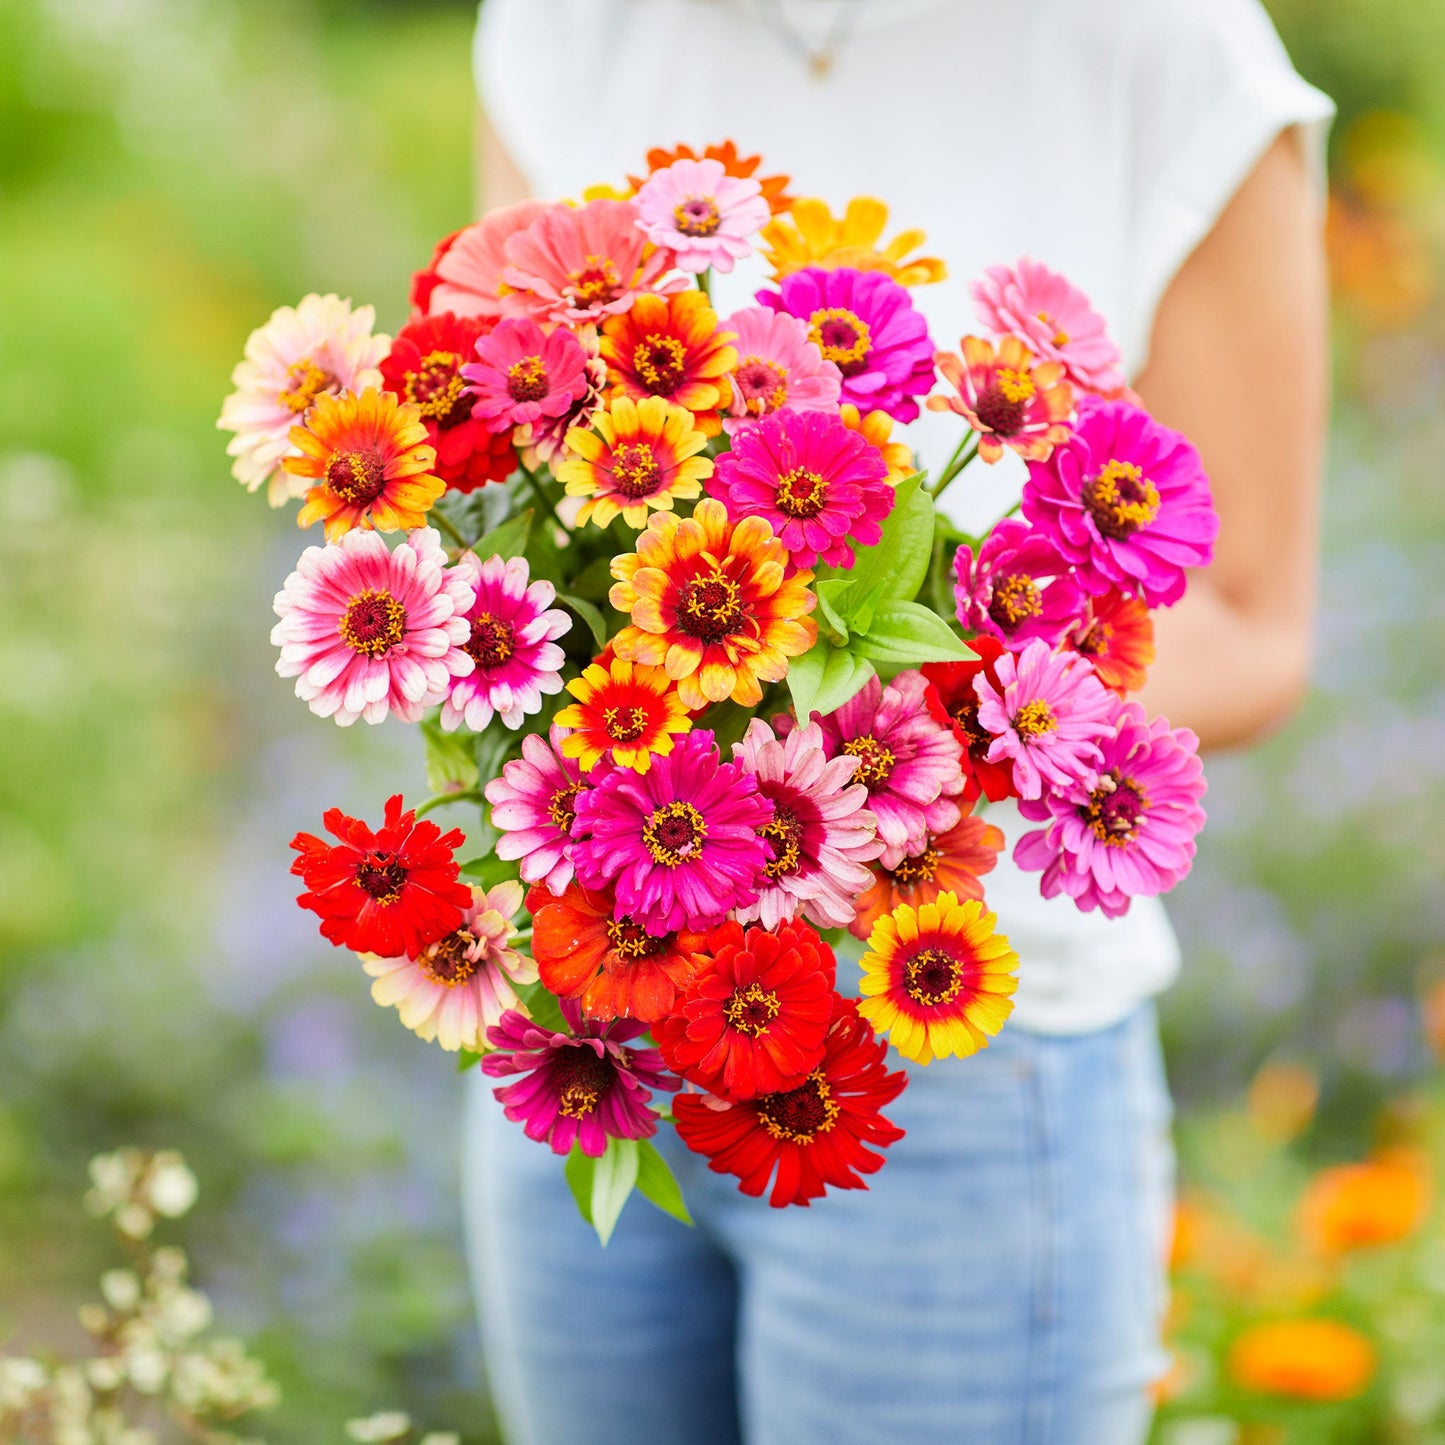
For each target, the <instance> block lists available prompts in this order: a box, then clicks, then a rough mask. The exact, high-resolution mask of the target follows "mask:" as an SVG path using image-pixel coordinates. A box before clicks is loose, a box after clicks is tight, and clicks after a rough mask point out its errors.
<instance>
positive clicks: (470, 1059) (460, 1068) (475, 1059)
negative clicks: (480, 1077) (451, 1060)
mask: <svg viewBox="0 0 1445 1445" xmlns="http://www.w3.org/2000/svg"><path fill="white" fill-rule="evenodd" d="M481 1061H482V1056H481V1055H480V1054H474V1053H473V1052H472V1051H471V1050H470V1049H463V1050H462V1051H461V1052H460V1053H459V1054H458V1055H457V1073H459V1074H465V1073H466V1071H467V1070H468V1069H474V1068H476V1066H477V1065H478V1064H479V1063H481Z"/></svg>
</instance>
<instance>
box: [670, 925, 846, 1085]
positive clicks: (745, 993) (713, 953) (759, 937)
mask: <svg viewBox="0 0 1445 1445" xmlns="http://www.w3.org/2000/svg"><path fill="white" fill-rule="evenodd" d="M703 954H704V957H703V958H702V960H701V962H700V965H699V968H698V971H697V972H696V973H695V974H694V975H693V977H692V979H691V981H690V982H689V983H688V985H687V987H686V989H685V990H684V992H683V995H682V998H681V1001H680V1003H679V1005H678V1007H677V1008H676V1009H675V1010H674V1011H673V1013H672V1014H671V1015H669V1016H668V1017H667V1018H665V1019H662V1020H660V1021H659V1023H658V1025H657V1028H656V1029H655V1030H654V1033H655V1036H656V1038H657V1046H658V1047H659V1048H660V1049H661V1050H662V1056H663V1058H665V1059H666V1060H667V1066H668V1068H670V1069H671V1070H672V1071H673V1072H674V1073H678V1074H681V1075H682V1076H683V1077H684V1078H686V1079H689V1080H691V1081H692V1082H693V1083H694V1084H698V1085H700V1086H701V1087H702V1088H704V1089H708V1090H710V1091H712V1092H713V1093H720V1094H725V1095H727V1096H728V1097H729V1098H731V1099H751V1098H753V1097H754V1096H755V1095H757V1094H767V1093H772V1092H774V1091H776V1090H780V1089H789V1088H792V1087H794V1086H796V1085H798V1084H800V1083H802V1081H803V1080H804V1078H805V1077H806V1076H807V1075H808V1073H809V1072H810V1071H811V1070H813V1069H815V1068H817V1066H818V1062H819V1060H820V1059H821V1058H822V1056H823V1037H824V1035H825V1034H826V1033H827V1031H828V1022H829V1018H830V1013H831V1007H832V1006H831V1004H830V1002H829V1000H830V999H831V998H832V996H833V977H834V974H835V973H836V972H837V967H838V965H837V963H836V962H835V960H834V958H833V951H832V949H830V948H829V947H828V945H827V944H826V943H824V942H823V940H822V939H821V938H820V937H819V936H818V935H817V933H815V932H814V931H813V929H811V928H809V927H808V926H807V924H805V923H794V922H786V923H782V924H780V925H779V927H778V929H777V931H776V932H772V933H770V932H768V930H767V929H765V928H750V929H748V930H747V931H746V932H744V931H743V928H742V925H741V924H739V923H736V922H734V921H731V920H730V921H729V922H727V923H724V924H722V925H720V926H719V927H718V928H715V929H714V930H713V931H712V933H711V934H710V935H709V936H708V938H707V941H706V944H705V946H704V950H703Z"/></svg>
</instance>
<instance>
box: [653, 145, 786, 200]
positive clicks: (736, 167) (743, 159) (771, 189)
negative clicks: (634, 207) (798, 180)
mask: <svg viewBox="0 0 1445 1445" xmlns="http://www.w3.org/2000/svg"><path fill="white" fill-rule="evenodd" d="M674 161H721V162H722V165H723V171H724V173H725V174H727V175H730V176H737V177H739V179H741V180H746V179H747V178H748V177H749V176H751V175H752V174H753V172H754V171H755V170H757V168H758V167H759V166H760V165H762V163H763V158H762V156H740V155H739V154H738V147H737V142H736V141H730V140H725V141H723V142H722V144H721V145H710V146H707V147H706V148H705V149H704V150H703V151H702V152H701V154H699V153H698V152H697V151H695V150H693V148H692V147H691V146H689V145H679V146H673V148H672V149H671V150H668V149H667V148H666V147H665V146H654V147H653V148H652V149H651V150H650V151H648V153H647V173H648V175H651V174H652V172H653V171H661V170H666V169H667V167H668V166H670V165H672V163H673V162H674ZM756 179H757V183H758V185H760V186H761V187H762V189H763V199H764V200H765V201H766V202H767V203H768V209H769V210H770V211H772V213H773V214H774V215H775V216H776V215H777V214H778V213H779V212H780V211H786V210H788V209H789V208H790V207H791V206H792V204H793V198H792V196H790V195H787V194H786V192H787V189H788V177H787V176H758V177H756ZM646 180H647V176H628V178H627V181H628V184H629V185H630V186H631V187H632V189H633V190H634V191H637V190H640V189H641V188H642V186H643V184H644V183H645V182H646Z"/></svg>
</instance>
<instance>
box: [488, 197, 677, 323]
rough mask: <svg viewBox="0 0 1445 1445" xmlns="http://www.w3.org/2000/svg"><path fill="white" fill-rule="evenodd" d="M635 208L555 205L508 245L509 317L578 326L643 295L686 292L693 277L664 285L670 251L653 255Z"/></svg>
mask: <svg viewBox="0 0 1445 1445" xmlns="http://www.w3.org/2000/svg"><path fill="white" fill-rule="evenodd" d="M637 219H638V210H637V207H636V206H635V205H634V204H633V203H632V202H631V201H589V202H588V203H587V204H586V205H585V206H550V207H548V209H547V210H546V211H544V212H543V213H542V214H541V215H540V216H538V217H537V219H536V220H535V221H533V222H532V224H531V225H530V226H527V227H526V228H525V229H523V230H520V231H515V232H513V234H512V235H511V236H509V237H508V238H507V242H506V245H505V246H504V247H503V251H504V253H505V255H506V260H507V264H506V266H505V267H503V269H502V280H503V282H504V283H505V284H506V285H507V286H508V287H510V288H511V289H510V290H509V291H508V292H507V294H506V295H505V296H504V297H503V298H502V309H503V311H504V312H505V313H506V314H507V315H508V316H530V317H532V319H533V320H535V321H541V322H556V323H560V324H561V325H563V326H576V325H580V324H582V323H584V322H589V321H590V322H592V323H594V324H596V323H598V322H600V321H601V320H602V318H603V317H604V316H616V315H617V314H618V313H619V312H622V311H626V310H627V309H628V308H629V307H630V306H631V305H632V302H633V300H634V298H636V297H637V296H639V295H640V294H642V293H643V292H653V293H656V294H664V293H667V292H671V291H680V290H681V289H682V288H683V287H684V286H686V285H687V284H688V283H687V278H686V277H684V276H675V277H673V278H672V279H671V280H670V281H663V280H662V277H663V275H664V273H666V272H667V271H670V270H671V269H672V266H673V259H672V252H671V251H668V250H665V249H658V250H655V251H653V252H652V253H651V254H650V255H648V254H645V253H646V252H647V249H648V246H647V238H646V236H644V235H643V234H642V231H641V230H640V229H639V228H638V225H637Z"/></svg>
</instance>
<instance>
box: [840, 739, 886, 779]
mask: <svg viewBox="0 0 1445 1445" xmlns="http://www.w3.org/2000/svg"><path fill="white" fill-rule="evenodd" d="M843 751H844V752H845V753H846V754H847V755H848V756H849V757H850V758H857V759H858V760H859V762H858V771H857V772H855V773H854V774H853V781H854V782H855V783H866V784H867V786H868V787H870V788H878V787H881V786H882V785H883V784H884V783H886V782H887V781H888V779H889V776H890V775H891V774H892V772H893V765H894V764H895V763H896V762H897V761H898V760H897V758H895V757H894V756H893V749H892V748H885V747H884V746H883V744H882V743H880V742H879V741H878V739H877V738H875V737H874V736H873V734H872V733H863V734H861V735H860V736H858V737H856V738H850V739H849V741H847V742H846V743H844V744H843Z"/></svg>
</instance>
